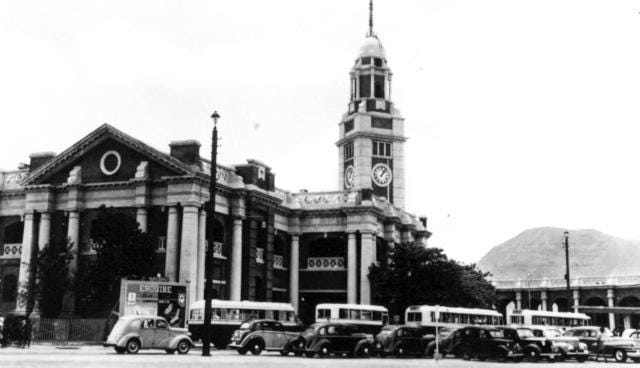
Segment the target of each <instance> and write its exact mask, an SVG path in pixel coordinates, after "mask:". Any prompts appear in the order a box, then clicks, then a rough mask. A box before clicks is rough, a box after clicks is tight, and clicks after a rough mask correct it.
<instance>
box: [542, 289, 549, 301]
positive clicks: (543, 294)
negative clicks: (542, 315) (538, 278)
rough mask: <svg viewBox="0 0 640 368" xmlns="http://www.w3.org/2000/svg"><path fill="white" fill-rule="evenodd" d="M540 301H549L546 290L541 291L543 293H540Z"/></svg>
mask: <svg viewBox="0 0 640 368" xmlns="http://www.w3.org/2000/svg"><path fill="white" fill-rule="evenodd" d="M540 299H544V300H547V299H548V296H547V291H546V290H541V291H540Z"/></svg>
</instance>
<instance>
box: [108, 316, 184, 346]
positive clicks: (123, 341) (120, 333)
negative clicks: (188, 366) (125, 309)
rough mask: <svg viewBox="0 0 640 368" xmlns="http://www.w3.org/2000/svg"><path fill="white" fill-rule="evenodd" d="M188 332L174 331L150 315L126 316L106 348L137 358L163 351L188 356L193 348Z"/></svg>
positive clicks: (158, 318) (120, 320)
mask: <svg viewBox="0 0 640 368" xmlns="http://www.w3.org/2000/svg"><path fill="white" fill-rule="evenodd" d="M189 335H190V334H189V332H188V331H187V329H185V328H172V327H169V323H167V320H166V319H164V318H163V317H158V316H151V315H133V316H124V317H120V319H118V322H117V323H116V324H115V326H113V329H112V330H111V333H110V334H109V337H108V338H107V341H106V342H105V343H104V344H103V346H105V347H113V348H114V349H115V350H116V352H117V353H118V354H123V353H125V352H127V353H129V354H135V353H137V352H138V351H139V350H140V349H164V350H165V351H166V352H167V354H173V353H174V352H176V351H177V352H178V354H186V353H188V352H189V350H190V349H191V347H192V346H193V342H192V341H191V337H190V336H189Z"/></svg>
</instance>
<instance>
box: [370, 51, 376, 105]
mask: <svg viewBox="0 0 640 368" xmlns="http://www.w3.org/2000/svg"><path fill="white" fill-rule="evenodd" d="M371 63H373V60H371ZM375 75H376V73H375V72H374V71H373V69H371V76H370V77H371V79H370V80H369V82H370V83H371V90H370V91H369V97H370V98H373V97H374V96H375V95H376V94H375V92H374V87H375V83H373V81H374V80H375V79H376V78H375Z"/></svg>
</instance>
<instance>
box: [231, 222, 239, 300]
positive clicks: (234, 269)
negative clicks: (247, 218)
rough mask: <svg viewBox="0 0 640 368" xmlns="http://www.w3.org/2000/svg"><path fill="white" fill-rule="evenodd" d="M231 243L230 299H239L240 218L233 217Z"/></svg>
mask: <svg viewBox="0 0 640 368" xmlns="http://www.w3.org/2000/svg"><path fill="white" fill-rule="evenodd" d="M231 238H232V244H231V287H230V298H229V299H231V300H240V298H241V295H242V294H241V292H242V219H241V218H234V219H233V229H232V235H231Z"/></svg>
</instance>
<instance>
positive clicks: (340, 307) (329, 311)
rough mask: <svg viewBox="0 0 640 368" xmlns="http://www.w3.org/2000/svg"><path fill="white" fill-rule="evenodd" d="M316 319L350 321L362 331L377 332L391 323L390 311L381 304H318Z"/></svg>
mask: <svg viewBox="0 0 640 368" xmlns="http://www.w3.org/2000/svg"><path fill="white" fill-rule="evenodd" d="M315 321H316V322H344V323H349V324H352V325H356V326H358V327H359V329H360V330H361V331H362V332H366V333H372V334H377V333H378V332H380V329H381V328H382V326H384V325H386V324H387V323H389V311H388V310H387V308H385V307H382V306H379V305H367V304H331V303H321V304H318V305H316V318H315Z"/></svg>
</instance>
